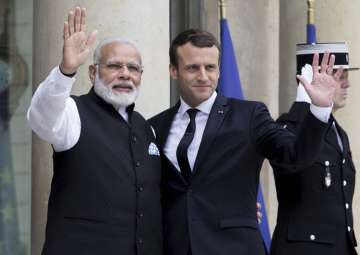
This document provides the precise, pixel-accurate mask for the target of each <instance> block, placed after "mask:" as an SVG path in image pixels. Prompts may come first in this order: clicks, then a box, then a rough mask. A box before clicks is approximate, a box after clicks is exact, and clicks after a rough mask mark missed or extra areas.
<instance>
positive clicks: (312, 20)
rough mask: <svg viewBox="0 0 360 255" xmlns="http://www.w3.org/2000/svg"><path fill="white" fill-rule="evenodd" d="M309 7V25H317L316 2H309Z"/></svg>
mask: <svg viewBox="0 0 360 255" xmlns="http://www.w3.org/2000/svg"><path fill="white" fill-rule="evenodd" d="M307 5H308V11H307V14H308V16H307V18H308V20H307V23H308V24H315V8H314V5H315V0H307Z"/></svg>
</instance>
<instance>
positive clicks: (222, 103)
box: [192, 94, 228, 176]
mask: <svg viewBox="0 0 360 255" xmlns="http://www.w3.org/2000/svg"><path fill="white" fill-rule="evenodd" d="M227 111H228V106H227V99H226V98H225V97H223V96H221V95H220V94H218V95H217V97H216V100H215V102H214V105H213V107H212V108H211V111H210V115H209V118H208V120H207V123H206V126H205V130H204V133H203V136H202V139H201V143H200V147H199V151H198V154H197V157H196V160H195V164H194V169H193V172H192V176H194V175H195V174H196V173H197V171H198V168H199V166H200V164H201V162H202V161H203V160H204V159H205V158H206V155H207V152H208V150H209V148H210V147H211V145H212V143H213V142H214V139H215V138H216V135H217V133H218V130H219V128H220V126H221V125H222V123H223V120H224V119H225V116H226V113H227Z"/></svg>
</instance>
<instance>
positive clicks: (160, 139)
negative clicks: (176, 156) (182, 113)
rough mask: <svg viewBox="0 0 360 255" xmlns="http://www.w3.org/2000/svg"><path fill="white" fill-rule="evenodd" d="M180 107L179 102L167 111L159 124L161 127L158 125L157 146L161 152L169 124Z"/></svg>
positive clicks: (168, 130) (167, 134)
mask: <svg viewBox="0 0 360 255" xmlns="http://www.w3.org/2000/svg"><path fill="white" fill-rule="evenodd" d="M179 106H180V102H178V103H177V104H176V105H175V106H173V107H172V108H170V109H169V111H168V112H167V113H166V115H165V117H164V119H163V120H162V122H161V123H160V124H161V125H158V127H157V128H158V130H157V131H158V134H156V137H157V141H158V145H159V146H160V148H161V149H162V150H163V149H164V146H165V143H166V140H167V138H168V136H169V132H170V127H171V123H172V121H173V119H174V117H175V114H176V113H177V111H178V109H179Z"/></svg>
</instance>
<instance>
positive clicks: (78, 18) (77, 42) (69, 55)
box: [60, 7, 97, 74]
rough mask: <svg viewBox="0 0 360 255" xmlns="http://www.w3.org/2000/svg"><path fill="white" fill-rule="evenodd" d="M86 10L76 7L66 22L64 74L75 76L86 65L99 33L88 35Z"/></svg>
mask: <svg viewBox="0 0 360 255" xmlns="http://www.w3.org/2000/svg"><path fill="white" fill-rule="evenodd" d="M85 18H86V9H85V8H80V7H76V8H75V10H73V11H70V12H69V14H68V20H67V21H65V22H64V32H63V37H64V45H63V57H62V61H61V64H60V70H61V71H62V72H63V73H64V74H73V73H75V72H76V71H77V69H78V68H79V67H80V66H81V65H82V64H84V62H85V60H86V58H87V56H88V55H89V53H90V51H91V46H92V45H93V43H94V42H95V39H96V33H97V31H96V30H95V31H93V32H92V33H91V34H90V35H88V36H87V35H86V33H85V30H86V22H85Z"/></svg>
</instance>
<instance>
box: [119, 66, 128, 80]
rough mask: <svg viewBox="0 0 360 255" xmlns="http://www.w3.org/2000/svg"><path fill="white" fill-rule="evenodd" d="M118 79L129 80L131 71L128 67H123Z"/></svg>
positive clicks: (120, 69)
mask: <svg viewBox="0 0 360 255" xmlns="http://www.w3.org/2000/svg"><path fill="white" fill-rule="evenodd" d="M117 75H118V78H120V79H129V78H130V71H129V69H128V67H127V66H126V65H122V66H121V68H119V70H118V72H117Z"/></svg>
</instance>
